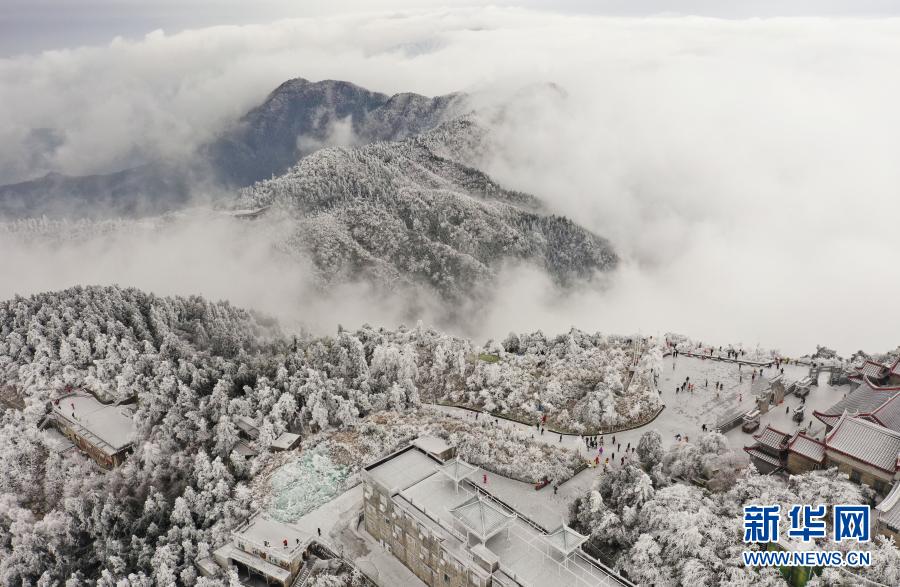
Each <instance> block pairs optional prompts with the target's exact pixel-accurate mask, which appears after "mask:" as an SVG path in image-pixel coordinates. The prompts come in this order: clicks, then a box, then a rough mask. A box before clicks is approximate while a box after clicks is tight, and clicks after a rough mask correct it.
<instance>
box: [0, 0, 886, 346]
mask: <svg viewBox="0 0 900 587" xmlns="http://www.w3.org/2000/svg"><path fill="white" fill-rule="evenodd" d="M898 59H900V20H897V19H882V20H863V19H858V20H857V19H758V20H747V21H724V20H716V19H707V18H691V17H685V18H646V19H627V18H621V19H620V18H605V17H574V16H564V15H553V14H546V13H540V14H539V13H534V12H529V11H524V10H514V9H499V8H485V9H465V10H447V11H441V12H428V13H406V14H393V15H390V16H372V15H368V16H365V17H361V16H346V17H331V18H324V19H315V20H304V19H298V20H292V21H284V22H278V23H274V24H272V25H254V26H244V27H217V28H213V29H202V30H196V31H189V32H185V33H180V34H176V35H166V34H163V33H153V34H151V35H148V36H147V37H146V38H143V39H140V40H134V41H128V40H117V41H115V42H113V43H112V44H110V45H109V46H106V47H92V48H82V49H74V50H66V51H57V52H51V53H46V54H43V55H40V56H31V57H18V58H11V59H6V60H2V61H0V93H2V94H3V95H4V96H5V97H6V98H7V99H5V105H6V107H5V108H4V109H3V110H2V112H0V144H2V145H3V146H2V147H0V178H2V179H5V180H11V179H13V178H15V179H20V178H23V177H26V176H33V175H35V174H39V173H42V172H46V171H49V170H56V171H62V172H67V173H88V172H98V171H104V170H109V169H113V168H117V167H119V166H122V165H124V164H126V163H128V162H131V161H135V160H142V159H146V158H176V159H177V158H178V157H181V156H184V154H185V153H188V152H190V151H191V150H192V149H193V148H195V147H196V145H197V144H200V143H202V142H203V141H205V140H208V138H209V137H212V136H214V135H215V133H216V132H218V131H219V130H220V129H221V128H222V127H223V126H224V125H226V124H228V122H229V121H231V120H234V119H236V118H237V116H239V114H240V113H242V112H243V111H244V110H246V109H247V108H249V107H250V106H252V105H253V104H254V103H256V102H258V101H259V100H261V99H262V98H263V97H264V95H265V94H266V93H267V92H268V91H270V90H271V89H272V88H274V87H275V86H276V85H278V84H279V83H280V82H282V81H284V80H285V79H288V78H290V77H296V76H302V77H307V78H310V79H314V80H315V79H327V78H333V79H346V80H350V81H353V82H355V83H358V84H360V85H362V86H365V87H369V88H371V89H374V90H378V91H383V92H387V93H393V92H397V91H416V92H420V93H424V94H429V95H435V94H443V93H447V92H451V91H456V90H465V91H473V92H476V93H478V92H481V93H484V94H485V95H490V94H492V93H498V92H511V91H512V90H513V89H515V88H520V87H523V86H528V85H530V84H534V83H536V82H546V81H552V82H555V83H556V84H557V85H558V86H559V87H560V88H562V89H563V90H564V96H560V95H558V94H554V93H553V92H533V94H532V97H531V99H530V100H525V101H519V102H517V104H518V105H517V106H516V107H515V108H514V109H513V110H512V111H510V112H508V113H507V116H506V117H505V118H504V119H503V120H502V121H501V122H498V123H497V124H496V127H495V129H494V131H495V137H496V141H497V149H496V150H494V151H493V152H491V153H490V154H489V155H488V156H487V158H486V159H485V160H484V161H482V162H481V163H482V165H483V167H484V168H485V169H486V170H487V171H488V172H490V173H491V174H492V175H493V176H494V177H495V178H496V179H497V180H499V181H500V182H501V183H503V184H504V185H507V186H509V187H514V188H517V189H522V190H525V191H529V192H532V193H535V194H536V195H538V196H540V197H541V198H542V199H544V200H545V201H546V202H548V205H549V206H550V207H551V209H552V210H553V211H555V212H557V213H562V214H565V215H567V216H570V217H572V218H573V219H575V220H576V221H578V222H579V223H581V224H582V225H585V226H587V227H589V228H590V229H592V230H594V231H596V232H597V233H599V234H602V235H604V236H607V237H609V238H610V239H611V240H612V241H613V243H614V245H615V246H616V248H617V249H618V251H619V252H620V253H621V255H622V257H623V263H622V267H621V268H620V269H619V270H618V271H617V272H616V273H615V274H613V275H611V276H610V277H609V278H608V279H603V280H602V281H601V282H598V283H596V284H592V286H591V287H589V288H583V289H579V290H578V291H575V292H559V291H556V289H555V288H554V287H553V286H552V285H550V284H549V283H547V282H546V280H545V279H544V278H543V277H542V276H540V275H538V274H535V273H533V272H531V271H529V270H526V269H518V270H510V271H509V272H506V273H504V276H503V277H504V279H503V280H502V281H501V283H500V285H499V287H498V294H497V303H496V304H495V305H494V306H492V307H489V308H487V310H486V315H487V318H486V319H485V320H484V321H483V322H482V324H483V326H482V327H481V328H479V329H477V330H476V331H473V332H470V333H472V334H474V335H476V336H478V337H480V338H487V337H498V336H503V335H505V334H506V332H507V331H509V330H518V331H522V330H528V329H531V328H534V327H542V328H544V329H545V330H548V331H561V330H566V329H567V328H568V327H569V326H572V325H574V326H578V327H581V328H587V329H595V328H596V329H600V330H604V331H621V332H630V331H636V330H638V329H640V330H641V331H643V332H644V333H648V334H655V333H657V332H660V333H662V332H665V331H667V330H678V331H683V332H685V333H687V334H691V335H692V336H695V337H700V338H703V339H709V340H711V341H712V342H722V343H724V342H731V341H742V342H744V343H745V344H755V343H757V342H759V343H762V344H763V345H764V346H769V347H780V348H782V350H784V351H786V352H793V353H797V352H805V351H808V350H811V349H812V348H813V345H815V344H816V343H823V344H829V345H832V346H837V347H838V348H839V350H841V351H843V352H852V351H854V350H856V349H858V348H860V347H863V348H866V349H869V350H883V349H886V348H892V347H894V346H896V344H897V342H898V340H897V338H896V332H898V330H900V328H898V327H900V319H898V318H897V317H896V315H895V314H896V313H895V312H892V308H893V305H894V304H895V297H896V293H897V292H898V291H900V277H897V276H896V273H895V272H893V271H891V261H892V259H891V253H892V252H894V251H897V250H900V231H897V230H896V227H895V224H896V219H897V218H898V215H900V199H898V198H897V197H896V186H897V185H900V168H898V167H897V165H896V163H895V161H894V160H893V159H895V156H896V153H898V152H900V132H898V130H900V113H898V111H897V109H896V104H897V103H898V99H900V81H898V80H896V79H895V78H896V76H892V75H891V72H892V71H893V70H894V68H895V67H896V63H897V62H898ZM73 112H77V113H78V114H79V115H78V116H73V115H72V113H73ZM37 128H46V129H53V134H52V136H54V137H59V136H61V137H64V142H63V144H61V145H59V144H56V143H55V142H54V143H53V148H52V149H51V150H50V151H49V152H48V153H44V154H40V155H36V154H35V153H34V149H33V148H31V149H30V150H29V149H27V148H25V145H26V142H27V141H28V140H31V141H32V143H33V139H29V137H31V136H33V135H32V133H33V129H37ZM336 137H337V135H336ZM337 138H339V137H337ZM200 235H203V236H206V234H205V233H200ZM195 236H197V235H195ZM185 238H188V237H185ZM149 242H150V243H151V244H147V245H146V246H144V245H140V246H139V245H133V248H131V249H127V250H123V251H120V252H116V253H115V255H119V258H118V259H117V258H116V257H115V256H114V257H113V260H111V261H106V260H105V257H104V256H103V254H101V252H100V251H98V252H97V257H95V258H91V257H81V258H80V259H79V258H75V256H74V253H67V252H66V251H60V252H59V253H58V255H56V256H54V257H51V258H47V257H42V258H40V262H41V263H44V264H45V266H47V267H52V266H54V263H57V262H60V260H66V259H68V260H69V261H71V265H70V267H71V269H70V271H69V272H68V273H67V272H66V271H62V272H56V271H53V272H51V271H48V272H47V275H45V276H44V277H42V278H41V279H37V278H36V277H29V275H31V273H32V272H34V271H35V269H34V267H32V265H35V264H36V261H35V258H31V257H29V256H28V252H27V251H16V255H18V256H17V257H15V259H16V260H15V262H13V263H11V264H10V262H9V260H8V259H9V253H8V251H10V250H11V249H9V248H7V247H8V246H9V245H6V246H4V252H5V253H6V256H7V261H6V264H5V266H3V270H4V271H3V275H4V279H3V280H2V285H3V287H2V288H0V289H2V291H0V293H2V294H3V295H5V296H8V295H10V294H11V293H12V292H20V293H30V292H31V291H35V290H36V289H50V288H56V287H62V286H65V285H68V284H71V283H75V282H82V283H84V282H92V281H93V282H103V281H117V282H119V283H122V284H123V285H136V286H140V287H144V288H147V289H151V290H154V291H160V292H161V293H173V292H176V291H178V292H179V293H191V292H192V291H194V292H199V293H206V294H207V295H210V296H212V297H228V298H230V299H233V301H235V302H236V303H241V304H244V305H251V306H258V307H264V308H263V309H272V308H275V309H276V310H279V309H283V308H285V307H295V306H296V305H297V304H300V305H301V307H308V308H310V309H314V311H309V312H305V313H304V312H300V313H299V314H298V315H299V316H300V319H308V320H311V321H318V323H319V324H321V326H322V327H323V328H325V329H330V328H328V324H326V323H329V322H330V323H334V324H336V323H338V322H343V323H344V324H345V325H346V326H350V325H352V324H354V320H356V321H357V322H361V321H370V322H373V323H378V322H379V321H382V323H385V324H388V325H390V324H391V322H392V321H394V323H396V322H397V321H399V320H401V319H403V318H402V317H401V316H402V308H400V309H398V308H397V307H396V306H395V305H392V304H391V302H390V301H387V302H385V304H383V305H380V306H379V307H378V308H375V309H372V308H370V307H369V304H370V303H371V298H367V296H365V295H360V294H359V293H358V292H357V290H355V289H351V290H348V291H347V292H343V293H342V296H341V304H340V305H336V306H333V307H331V310H333V312H334V315H329V316H323V312H322V311H321V310H322V309H321V307H320V306H316V305H315V302H312V301H310V298H306V299H301V300H300V301H298V297H297V296H298V294H297V292H305V291H309V290H308V288H307V285H306V284H305V283H303V282H302V281H303V278H302V277H298V276H297V275H294V274H292V275H288V276H286V275H285V274H284V273H283V272H282V271H280V270H278V269H277V267H276V268H275V269H272V270H270V269H268V267H269V266H268V265H267V264H266V260H267V259H269V257H268V254H267V253H266V252H265V251H266V250H267V249H260V252H259V257H258V258H254V257H253V256H252V255H250V256H249V257H248V258H249V259H250V261H251V262H249V265H251V266H256V265H258V267H255V270H256V271H263V272H265V271H270V273H266V274H263V275H254V274H252V273H251V276H252V277H253V278H254V279H256V280H257V281H258V282H260V283H266V284H268V286H269V287H268V288H263V287H262V286H261V285H260V286H259V289H258V290H253V289H250V290H248V292H242V290H240V288H238V287H237V286H236V285H235V284H234V283H232V282H231V281H229V280H228V279H226V277H225V276H226V275H227V274H229V273H230V274H232V275H234V274H240V273H241V272H242V270H243V269H245V268H244V267H243V266H235V267H229V265H228V263H229V262H230V261H229V257H230V256H232V254H233V251H232V248H230V247H229V243H228V237H227V231H225V232H224V234H223V235H221V238H218V239H217V238H210V239H209V240H207V241H206V243H205V244H203V243H200V244H198V245H197V247H196V249H197V250H196V255H197V258H196V262H195V263H193V264H192V265H190V266H193V267H195V270H194V271H193V272H191V271H187V270H185V273H183V274H181V275H178V276H174V277H173V276H168V275H167V274H163V273H159V272H153V271H149V270H147V269H146V268H147V267H152V266H154V263H158V264H163V263H173V261H172V259H175V260H177V261H181V260H182V259H181V258H180V256H179V254H178V253H179V251H181V250H182V248H181V247H175V248H172V247H169V246H168V245H167V243H160V242H155V243H154V242H153V241H149ZM188 242H194V241H193V240H190V241H185V242H183V243H182V244H183V245H184V246H185V247H187V246H188ZM192 254H193V253H192ZM67 255H69V257H71V258H69V257H67ZM131 256H135V257H136V258H137V259H139V260H140V263H132V264H129V258H130V257H131ZM163 259H167V261H163ZM203 259H205V260H206V261H205V262H206V263H207V264H213V265H216V264H219V260H220V259H224V262H223V265H222V267H221V269H222V272H221V274H213V275H205V274H204V272H203V271H202V270H201V269H202V266H203V264H204V261H203ZM210 260H214V261H210ZM79 263H81V264H80V265H79ZM62 264H63V265H65V263H62ZM141 265H144V269H142V268H141ZM186 266H187V264H186ZM173 269H175V268H173ZM179 270H180V269H179ZM297 273H299V274H301V275H302V272H297ZM294 279H297V280H300V282H299V283H293V282H292V281H291V280H294ZM285 280H287V281H286V283H287V285H286V286H284V287H280V286H276V285H273V284H278V283H282V282H285ZM276 290H277V291H283V292H287V294H286V296H287V297H286V298H285V299H282V298H279V297H278V296H275V295H274V294H273V293H272V292H273V291H276ZM304 295H305V294H304ZM267 296H273V297H272V299H269V300H267ZM292 304H293V305H292ZM397 305H402V304H397ZM351 312H355V313H352V314H351ZM276 313H280V314H281V313H283V312H276ZM373 314H377V316H378V320H375V319H368V318H365V316H367V315H373ZM425 317H426V319H430V317H431V316H430V314H427V313H426V316H425Z"/></svg>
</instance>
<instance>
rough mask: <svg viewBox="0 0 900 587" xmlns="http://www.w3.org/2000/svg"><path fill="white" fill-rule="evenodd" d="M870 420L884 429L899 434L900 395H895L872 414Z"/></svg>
mask: <svg viewBox="0 0 900 587" xmlns="http://www.w3.org/2000/svg"><path fill="white" fill-rule="evenodd" d="M871 419H872V420H874V421H875V422H878V423H879V424H881V425H882V426H884V427H885V428H890V429H891V430H893V431H894V432H900V394H898V395H895V396H894V397H892V398H891V399H889V400H888V401H886V402H885V403H883V404H882V405H881V407H879V408H878V409H877V410H875V411H874V412H872V416H871Z"/></svg>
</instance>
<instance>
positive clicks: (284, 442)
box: [272, 432, 300, 450]
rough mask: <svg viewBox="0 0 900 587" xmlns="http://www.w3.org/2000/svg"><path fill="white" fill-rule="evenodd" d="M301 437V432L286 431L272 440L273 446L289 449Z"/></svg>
mask: <svg viewBox="0 0 900 587" xmlns="http://www.w3.org/2000/svg"><path fill="white" fill-rule="evenodd" d="M298 438H300V435H299V434H294V433H293V432H284V433H283V434H282V435H281V436H279V437H278V438H276V439H275V440H274V441H272V448H277V449H280V450H287V449H289V448H291V446H293V445H294V443H295V442H297V439H298Z"/></svg>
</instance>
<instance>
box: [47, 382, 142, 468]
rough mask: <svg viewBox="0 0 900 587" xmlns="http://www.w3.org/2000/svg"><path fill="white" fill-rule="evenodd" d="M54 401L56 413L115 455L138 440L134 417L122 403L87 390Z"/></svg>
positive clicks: (86, 436)
mask: <svg viewBox="0 0 900 587" xmlns="http://www.w3.org/2000/svg"><path fill="white" fill-rule="evenodd" d="M57 401H58V404H57V402H54V404H53V413H54V415H55V416H56V417H60V418H62V419H63V420H65V421H66V422H68V423H69V424H70V425H71V426H73V427H74V428H76V429H78V430H79V431H80V433H81V434H82V435H83V436H84V437H85V438H87V439H88V440H89V441H90V442H91V443H92V444H94V445H95V446H97V447H98V448H100V449H102V450H104V451H105V452H108V453H109V454H114V453H117V452H119V451H120V450H122V449H123V448H126V447H127V446H128V445H130V444H131V443H132V442H134V420H132V418H131V416H130V415H126V413H125V412H124V410H125V408H123V407H121V406H114V405H106V404H101V403H100V402H99V401H97V398H95V397H94V396H92V395H90V394H86V393H72V394H69V395H65V396H62V397H61V398H59V399H58V400H57Z"/></svg>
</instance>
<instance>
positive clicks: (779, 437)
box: [754, 426, 790, 450]
mask: <svg viewBox="0 0 900 587" xmlns="http://www.w3.org/2000/svg"><path fill="white" fill-rule="evenodd" d="M754 438H756V440H757V441H758V442H759V444H761V445H763V446H767V447H769V448H773V449H775V450H782V449H784V448H785V446H786V445H787V441H788V439H789V438H790V435H789V434H785V433H784V432H781V431H779V430H775V429H774V428H772V427H771V426H766V428H765V430H763V431H762V432H760V433H759V434H757V435H756V436H754Z"/></svg>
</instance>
